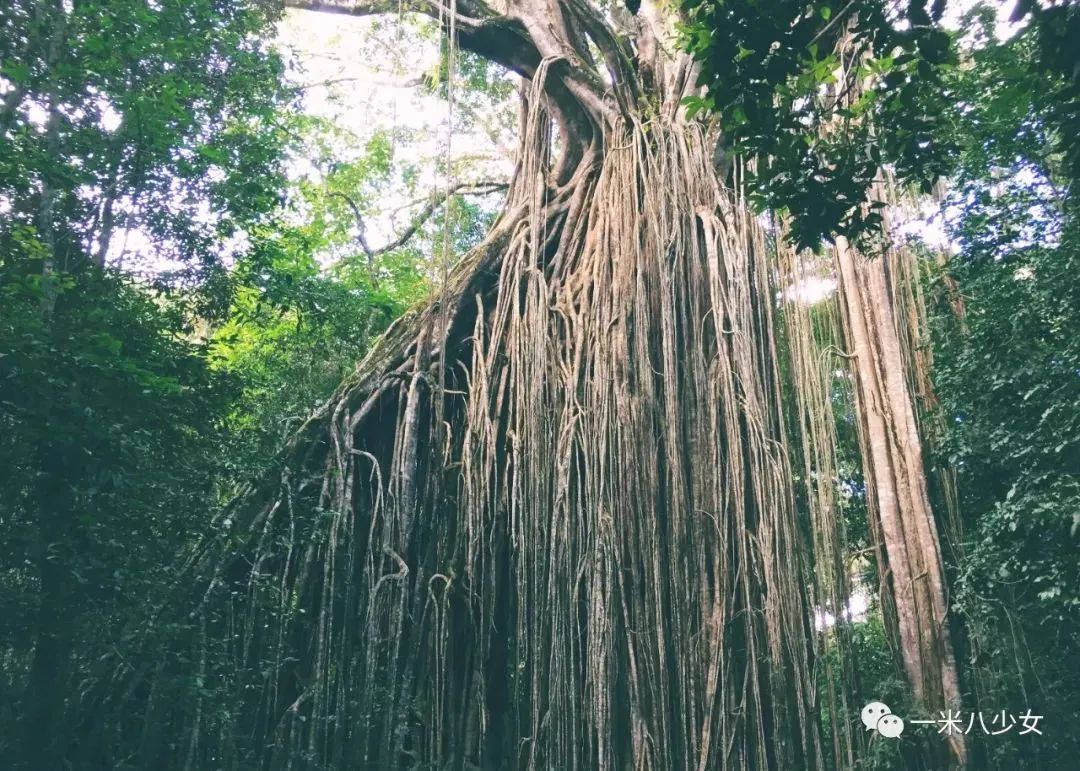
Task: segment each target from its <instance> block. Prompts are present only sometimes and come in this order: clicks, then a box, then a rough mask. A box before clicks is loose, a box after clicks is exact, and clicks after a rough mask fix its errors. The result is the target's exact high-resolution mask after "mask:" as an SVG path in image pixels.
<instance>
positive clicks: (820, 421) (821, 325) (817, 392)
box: [777, 241, 866, 768]
mask: <svg viewBox="0 0 1080 771" xmlns="http://www.w3.org/2000/svg"><path fill="white" fill-rule="evenodd" d="M777 265H778V269H779V275H780V284H781V286H782V287H783V296H782V305H781V307H782V311H783V313H782V318H783V338H782V345H781V350H782V351H783V353H784V355H785V357H786V362H785V363H786V365H787V379H788V380H787V382H788V383H789V388H788V393H789V394H790V395H789V399H790V400H791V405H790V409H791V414H792V416H793V418H794V423H795V425H794V426H792V429H793V430H792V431H791V432H790V433H791V435H792V436H793V437H794V438H795V439H794V440H793V443H792V447H791V454H792V457H793V459H794V461H795V466H796V481H797V484H798V486H799V487H798V488H797V489H800V488H801V489H800V492H801V495H802V498H803V501H804V502H803V504H802V505H803V507H804V508H805V511H806V513H807V516H808V520H809V526H810V533H811V536H812V539H813V552H814V559H813V565H814V573H815V575H814V580H813V581H812V582H811V583H810V584H809V586H810V590H811V592H812V595H811V602H812V604H813V607H814V609H815V610H814V612H815V621H816V625H817V626H818V627H820V629H819V633H818V634H817V635H816V636H815V641H816V642H817V644H818V648H819V654H820V655H819V661H820V662H821V668H822V672H821V678H822V682H823V685H824V692H823V698H824V700H825V701H824V703H823V704H822V705H821V711H822V713H823V714H827V715H828V721H827V722H828V725H829V728H830V731H829V733H830V735H829V736H828V737H827V738H828V739H829V741H830V742H831V745H832V747H831V751H832V756H833V757H834V758H835V759H836V761H837V764H838V766H839V767H842V768H851V767H854V765H855V757H856V753H857V752H858V750H859V749H861V748H862V747H864V746H865V738H866V737H865V732H864V731H862V730H861V728H862V726H861V725H858V726H856V725H853V723H852V721H851V716H852V715H855V714H857V713H858V712H859V710H860V709H861V704H859V703H857V701H856V700H857V696H858V694H857V690H856V689H857V685H858V661H857V658H856V655H855V652H854V650H853V640H852V636H851V632H852V630H851V621H852V619H851V614H850V609H849V603H850V601H851V595H852V591H853V589H854V586H853V581H852V566H851V564H850V562H849V560H848V554H849V547H848V541H847V533H846V531H845V527H844V518H843V500H842V487H841V472H840V461H839V438H838V436H837V421H838V417H839V416H837V415H836V412H835V405H836V403H837V398H838V394H839V395H840V398H842V399H844V400H845V401H847V397H849V396H850V394H848V393H847V390H848V389H847V387H846V385H847V380H846V379H844V378H843V373H846V372H847V369H848V366H849V365H848V358H849V357H848V355H847V354H846V353H845V352H844V351H843V350H842V348H841V347H839V346H841V345H842V343H843V326H842V319H841V317H840V309H839V306H838V305H837V303H836V298H835V296H834V295H832V296H825V297H822V298H814V297H807V296H804V291H803V290H804V289H805V288H806V287H808V286H814V285H815V283H816V282H822V281H826V280H827V279H828V278H830V277H831V276H832V274H833V272H834V266H833V264H832V260H831V259H830V258H829V257H828V256H827V255H826V256H819V255H816V254H814V253H812V252H803V253H797V252H796V251H795V250H793V249H792V248H790V246H788V245H787V244H785V243H784V242H782V241H781V242H780V243H779V244H778V248H777ZM837 373H841V376H840V377H839V378H838V375H837ZM856 728H858V729H860V730H854V729H856Z"/></svg>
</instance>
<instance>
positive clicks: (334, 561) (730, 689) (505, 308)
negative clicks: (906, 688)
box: [142, 0, 947, 769]
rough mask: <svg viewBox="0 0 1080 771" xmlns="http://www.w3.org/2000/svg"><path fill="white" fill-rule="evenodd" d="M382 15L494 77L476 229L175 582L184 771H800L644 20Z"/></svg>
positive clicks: (695, 130)
mask: <svg viewBox="0 0 1080 771" xmlns="http://www.w3.org/2000/svg"><path fill="white" fill-rule="evenodd" d="M298 5H300V6H301V7H319V8H322V9H323V10H334V11H339V12H347V13H373V12H385V11H392V10H394V9H395V8H397V7H398V6H397V4H396V3H382V4H380V3H374V4H368V5H361V6H354V5H350V6H343V5H336V4H330V5H328V4H325V3H321V2H311V1H310V0H300V2H298ZM403 6H404V7H405V8H406V9H407V10H418V11H422V12H426V13H429V14H431V15H433V16H436V17H438V18H440V19H441V20H442V21H443V22H444V24H445V25H446V26H447V27H448V28H450V29H452V31H453V33H454V34H455V35H456V37H457V40H458V41H459V42H460V45H461V46H463V47H467V48H470V49H471V50H473V51H476V52H478V53H480V54H482V55H485V56H488V57H490V58H492V59H494V60H495V61H497V62H500V63H502V64H504V65H505V66H507V67H509V68H510V69H512V70H514V71H516V72H518V73H519V74H521V75H522V76H523V77H525V78H526V79H527V81H528V83H529V85H530V90H529V94H528V97H527V101H526V110H525V114H526V117H525V120H524V123H523V128H522V138H521V149H520V154H519V158H518V164H517V169H516V172H515V175H514V178H513V181H512V183H511V186H510V189H509V191H508V195H507V203H506V210H505V212H504V213H503V215H502V216H501V217H500V219H499V220H498V221H497V222H496V224H495V226H494V228H493V230H492V232H491V233H490V234H489V236H488V237H487V239H486V240H485V241H484V243H483V244H481V245H480V246H479V247H478V248H477V249H475V250H474V251H473V252H472V253H470V254H469V255H467V256H466V257H465V258H464V259H463V260H462V262H461V263H460V264H459V265H458V266H457V267H456V268H455V269H454V270H453V272H452V273H451V275H450V276H449V278H448V281H447V283H446V286H445V287H443V288H442V290H441V291H440V292H439V294H438V297H437V299H436V300H435V301H434V302H433V303H432V304H431V305H429V306H427V307H426V308H423V309H419V310H417V311H415V312H413V313H411V314H409V315H407V316H406V317H405V318H403V319H401V320H400V321H399V322H398V323H397V324H395V326H394V327H393V328H392V329H391V330H390V331H389V332H388V333H387V335H386V336H385V337H384V338H382V339H381V340H380V342H379V343H378V344H377V345H376V347H375V348H374V350H373V351H372V353H371V355H370V356H369V357H368V358H367V359H366V360H365V361H364V362H363V363H362V364H361V365H360V367H359V369H358V371H357V373H356V374H355V376H354V377H353V378H351V379H350V380H349V382H347V383H345V384H344V385H343V386H342V387H341V389H340V390H339V391H338V393H337V394H336V395H335V397H334V398H333V399H332V400H331V401H330V403H329V404H328V405H327V406H326V408H325V409H324V410H323V411H322V413H321V414H320V415H319V416H318V417H316V418H315V419H313V420H312V421H310V422H309V423H308V424H307V425H306V426H305V427H304V428H303V429H302V430H301V431H300V432H299V433H298V435H297V436H296V437H295V438H294V440H293V441H292V443H291V445H290V447H289V448H288V450H287V451H286V452H285V453H284V454H283V456H282V459H281V468H282V471H281V474H280V476H275V477H273V478H268V479H266V480H264V481H263V483H262V484H261V485H258V486H255V487H253V488H252V489H251V490H250V491H249V492H248V494H247V495H245V496H243V497H242V498H241V499H239V500H238V501H237V502H236V504H235V505H234V506H233V507H232V508H231V509H230V510H229V511H228V512H226V516H225V517H224V518H223V520H222V523H221V527H222V531H223V535H222V537H221V538H220V539H217V540H214V541H211V542H208V543H207V544H206V545H205V546H204V547H203V549H202V550H201V551H200V552H199V553H198V554H196V555H195V557H194V558H193V559H192V561H191V562H190V564H189V566H188V569H189V575H190V576H191V577H193V578H194V579H195V580H194V583H195V584H196V585H197V586H199V587H200V594H201V600H200V602H199V605H198V609H197V611H196V613H195V617H196V618H197V619H198V628H199V630H200V631H199V635H198V637H197V640H196V641H195V647H196V649H195V651H194V652H193V653H192V654H189V655H188V656H187V658H188V659H190V660H192V661H199V662H202V663H201V664H200V676H201V677H208V676H209V675H208V674H206V673H207V672H210V671H212V672H213V680H214V682H215V683H217V686H216V688H209V687H200V690H199V692H198V693H197V698H196V699H194V700H193V702H192V703H190V704H187V703H185V704H176V705H174V706H173V707H172V709H175V710H176V714H175V716H174V719H175V722H176V724H178V725H183V726H184V727H185V729H184V730H185V731H186V736H185V738H184V746H185V747H187V748H188V757H187V765H189V766H190V767H209V766H220V765H234V766H243V767H260V768H284V767H290V766H300V767H305V768H323V767H351V768H394V767H427V766H431V767H454V768H460V767H484V768H487V767H492V768H518V767H520V768H567V769H573V768H589V769H594V768H595V769H608V768H619V769H622V768H657V769H676V768H698V769H707V768H754V769H764V768H808V769H809V768H823V767H825V766H826V765H827V761H826V758H825V755H826V750H825V749H824V748H823V747H822V744H821V742H820V739H819V723H818V713H819V711H820V709H821V708H820V706H819V705H818V703H817V686H818V682H817V677H818V673H817V672H816V662H815V661H814V658H813V652H812V651H813V648H814V643H813V641H814V635H815V633H814V630H813V626H812V623H811V619H810V611H811V608H810V600H809V598H808V592H807V586H808V584H810V583H811V575H812V570H811V566H810V565H809V564H808V556H807V555H808V554H809V553H810V551H811V550H810V547H809V545H808V543H806V542H804V537H803V534H802V533H801V532H800V528H799V527H798V525H797V522H796V514H795V506H794V498H793V490H794V484H793V479H792V474H791V470H790V468H789V462H788V453H787V446H786V441H787V436H786V434H787V431H786V427H785V425H784V416H783V410H782V409H781V393H780V385H779V383H780V378H779V375H778V368H777V358H778V357H777V352H776V342H775V337H774V326H775V324H774V319H773V312H774V307H775V297H776V291H777V286H776V285H775V281H774V279H773V271H772V270H771V269H770V266H769V253H768V250H767V249H766V247H765V235H764V233H763V231H762V230H761V227H760V226H759V224H758V222H757V220H756V219H755V218H754V217H752V216H751V215H750V214H749V213H748V211H747V208H746V206H745V203H744V201H742V200H741V199H740V198H739V197H738V195H737V194H736V193H734V192H732V191H731V190H729V189H726V188H725V187H724V185H723V183H722V182H721V181H720V180H718V179H717V174H716V170H715V169H714V168H713V166H712V159H713V147H712V145H713V142H712V141H711V138H710V137H708V136H707V135H706V132H705V129H704V127H703V126H702V125H699V124H694V123H689V124H688V123H687V122H685V121H684V120H683V119H682V116H681V114H680V108H679V103H680V100H681V99H682V97H683V96H684V95H686V94H687V93H689V92H690V91H691V90H692V89H693V88H694V83H693V67H692V64H691V62H690V61H689V60H688V59H686V58H685V57H682V56H672V55H670V54H669V53H666V52H665V45H662V44H661V41H663V40H664V39H665V38H666V35H667V32H668V30H667V25H669V24H670V19H666V18H665V17H664V16H663V15H662V14H661V13H660V12H659V10H658V8H657V7H656V6H654V5H652V4H651V3H648V2H646V3H644V4H643V7H642V10H641V14H640V16H639V17H638V18H637V19H636V23H637V25H638V34H637V35H636V38H635V40H634V41H633V42H634V45H633V46H631V45H630V43H629V42H628V41H627V40H626V39H625V38H622V37H620V36H618V35H616V34H615V33H614V32H613V31H612V30H611V28H610V27H609V26H608V25H607V23H606V22H605V21H604V19H603V18H602V16H601V15H600V14H599V13H598V12H597V11H596V9H595V8H593V7H591V6H589V5H587V4H585V3H584V2H581V1H580V0H560V1H559V2H555V0H547V1H544V0H528V1H527V2H513V3H507V4H506V6H505V7H495V6H489V5H485V4H482V3H478V2H475V0H461V1H460V2H458V3H457V4H456V11H457V14H456V15H453V17H452V18H453V22H452V23H451V22H450V18H451V16H450V15H447V14H445V13H444V10H443V9H441V8H439V7H436V6H428V5H426V4H421V3H418V2H416V1H415V0H410V1H408V2H405V3H404V4H403ZM594 51H595V52H599V54H598V57H599V60H596V59H594V56H593V52H594ZM602 72H603V73H604V74H603V75H601V73H602ZM646 116H648V118H647V119H646ZM556 134H557V136H558V147H559V154H558V156H557V157H553V143H552V136H553V135H556ZM846 281H847V279H845V282H846ZM860 312H862V311H860ZM867 338H868V339H869V333H868V334H867ZM887 385H888V384H887V383H885V384H882V385H881V386H880V387H875V388H876V390H874V391H873V393H874V394H877V395H878V396H877V398H879V399H880V400H882V403H883V404H885V403H886V402H885V401H884V400H886V399H892V397H894V396H895V394H893V393H892V392H891V391H890V390H889V389H888V387H887ZM879 392H880V393H879ZM888 404H891V402H888ZM889 408H890V409H894V408H896V405H894V406H890V407H889ZM898 414H899V413H898ZM903 425H904V427H905V428H907V424H906V423H905V424H903ZM904 447H905V449H907V450H909V451H910V448H909V447H908V446H907V445H904ZM894 454H895V453H894ZM909 454H910V452H909ZM896 457H897V458H899V459H902V460H909V461H911V463H914V460H911V459H909V458H907V456H905V455H897V456H896ZM892 460H893V458H892V455H882V463H885V462H886V461H889V462H892ZM883 467H884V466H883ZM875 468H877V461H875ZM912 468H913V466H912V465H910V463H909V465H907V466H904V467H903V468H902V469H900V470H899V471H897V472H896V473H898V474H906V475H908V476H902V477H901V479H902V481H903V482H904V487H903V490H904V491H905V493H904V494H905V495H907V496H908V497H911V496H914V495H915V494H916V493H917V492H918V486H917V483H916V482H914V481H912V479H911V478H910V474H911V473H912ZM897 505H899V504H897ZM923 510H924V511H925V508H924V509H923ZM894 519H895V518H894ZM920 543H921V542H920ZM905 564H906V563H905ZM924 567H925V566H924ZM903 585H904V586H909V585H910V586H914V587H923V586H925V585H926V582H925V581H922V576H919V577H918V579H915V578H914V577H912V576H909V578H908V580H907V582H906V583H905V584H903ZM919 591H922V592H923V593H922V594H920V595H919V597H920V598H922V597H924V596H925V597H926V599H925V600H921V601H922V602H924V605H925V613H928V614H932V617H934V618H938V619H940V618H941V616H939V615H933V614H937V611H938V610H939V608H938V607H937V606H934V605H933V603H934V602H935V600H934V595H933V593H932V592H931V593H930V594H926V592H925V591H923V590H922V589H919ZM919 608H920V610H921V611H922V610H923V605H920V606H919ZM933 628H934V629H937V628H938V627H936V626H935V627H933ZM945 639H946V640H947V638H945ZM921 644H922V643H921V642H920V645H921ZM918 650H920V651H922V650H924V648H922V647H920V648H919V649H918ZM180 665H181V666H182V665H183V662H182V661H181V662H180ZM215 698H219V699H220V700H221V702H220V703H217V704H216V706H215V703H214V701H213V700H214V699H215ZM158 709H159V710H163V711H165V710H167V708H166V707H163V706H158ZM207 714H213V715H215V718H214V719H213V720H207V719H205V718H204V715H207ZM222 715H225V716H226V717H225V718H224V719H222V717H221V716H222ZM853 718H854V716H846V715H841V716H840V717H839V718H838V719H853ZM163 719H166V716H165V715H163V714H162V715H156V720H158V721H160V720H163ZM834 719H835V716H834ZM146 745H147V746H152V745H154V743H153V742H147V743H146ZM142 760H143V763H144V764H145V765H147V766H159V765H160V766H172V765H175V764H176V760H175V759H170V758H166V757H150V756H147V757H144V758H143V759H142ZM834 762H840V763H843V762H844V760H843V759H837V761H834Z"/></svg>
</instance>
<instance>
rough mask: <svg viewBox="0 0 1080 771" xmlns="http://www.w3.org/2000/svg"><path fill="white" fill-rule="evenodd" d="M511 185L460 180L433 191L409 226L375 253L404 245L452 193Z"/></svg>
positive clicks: (481, 191)
mask: <svg viewBox="0 0 1080 771" xmlns="http://www.w3.org/2000/svg"><path fill="white" fill-rule="evenodd" d="M508 187H509V185H508V184H507V183H505V182H459V183H457V184H456V185H452V186H451V187H450V189H448V190H440V191H438V192H434V193H432V194H431V195H430V196H429V197H428V201H427V203H426V204H425V205H424V208H423V209H421V210H420V213H419V214H417V215H416V216H415V217H413V219H412V222H410V223H409V226H408V227H406V228H405V230H403V231H402V232H401V234H400V235H399V236H398V237H397V238H395V239H394V240H393V241H391V242H390V243H388V244H387V245H386V246H382V247H380V248H378V249H376V250H375V252H374V255H375V256H378V255H382V254H386V253H387V252H392V251H393V250H394V249H399V248H401V247H402V246H404V245H405V244H406V243H407V242H408V241H409V239H410V238H412V237H413V236H414V235H416V231H418V230H419V229H420V228H421V227H422V226H423V224H424V223H425V222H427V221H428V220H429V219H430V218H431V216H432V215H433V214H434V213H435V211H436V210H437V209H438V208H439V207H440V206H441V205H442V204H443V203H445V202H446V199H447V198H449V197H450V196H452V195H455V194H458V193H465V194H472V195H488V194H490V193H495V192H498V191H500V190H506V189H507V188H508Z"/></svg>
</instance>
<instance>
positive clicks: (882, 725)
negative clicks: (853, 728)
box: [862, 701, 904, 739]
mask: <svg viewBox="0 0 1080 771" xmlns="http://www.w3.org/2000/svg"><path fill="white" fill-rule="evenodd" d="M862 721H863V725H864V726H866V730H867V731H877V732H878V733H879V734H881V735H882V736H884V737H887V738H889V739H895V738H897V737H898V736H900V734H902V733H903V732H904V721H903V719H902V718H901V717H900V716H899V715H894V714H893V713H892V710H891V709H889V705H888V704H883V703H882V702H880V701H872V702H870V703H869V704H867V705H866V706H865V707H863V708H862Z"/></svg>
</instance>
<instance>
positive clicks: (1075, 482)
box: [935, 34, 1080, 767]
mask: <svg viewBox="0 0 1080 771" xmlns="http://www.w3.org/2000/svg"><path fill="white" fill-rule="evenodd" d="M1038 56H1039V54H1038V44H1037V41H1036V40H1034V39H1033V36H1032V35H1031V34H1028V35H1024V36H1021V37H1019V38H1017V39H1015V40H1013V41H1011V42H1010V43H1008V44H1005V45H988V46H987V47H985V48H983V49H981V50H979V51H977V52H975V53H974V55H973V58H972V61H971V66H970V67H969V68H968V69H967V71H966V72H965V73H964V74H963V76H962V77H961V78H958V82H957V90H958V92H959V93H960V94H961V95H962V99H963V100H964V105H965V109H964V111H963V117H962V119H960V121H959V122H958V123H957V125H956V126H955V130H956V131H957V132H958V135H961V136H962V137H963V141H962V145H961V146H962V147H963V149H964V152H963V153H962V155H961V156H960V157H959V159H958V161H959V163H958V168H959V171H958V173H957V176H956V178H955V182H954V190H953V193H952V194H951V196H950V197H949V200H948V201H947V204H949V208H948V211H950V212H951V215H952V217H951V220H952V232H953V236H954V238H955V239H956V240H957V242H958V244H959V253H958V254H957V255H956V256H955V257H953V259H952V260H951V261H950V271H951V273H952V274H953V276H954V278H955V279H956V281H957V282H958V284H959V286H960V287H961V290H962V293H963V299H964V305H965V310H966V313H965V315H964V317H963V320H962V322H961V321H959V320H958V319H957V318H956V317H955V315H954V311H953V309H952V308H951V307H950V306H949V305H948V303H946V302H943V303H942V307H941V308H940V309H939V312H938V315H937V318H936V324H935V329H936V340H935V343H936V346H935V347H936V354H937V356H936V360H935V372H936V376H935V379H936V383H937V388H938V393H939V396H940V398H941V399H942V410H943V412H944V415H945V417H946V421H945V423H946V425H947V426H948V429H947V430H946V432H945V435H944V437H943V440H944V441H943V443H942V453H943V455H944V457H942V458H941V459H940V461H939V462H948V463H950V464H951V465H952V466H953V467H954V468H955V469H956V470H957V474H958V485H959V491H960V501H959V509H960V512H961V514H962V521H963V526H964V537H963V543H962V544H958V545H957V549H956V551H955V555H956V556H955V559H956V570H957V582H956V589H955V592H954V597H953V602H954V607H955V608H956V609H957V610H958V611H959V612H960V614H961V615H962V617H963V618H964V620H965V623H966V625H967V626H968V628H969V637H970V651H969V655H970V660H971V664H972V666H971V680H972V687H973V688H977V689H979V690H982V691H983V692H982V693H979V698H980V703H998V704H1017V705H1030V706H1031V707H1032V709H1033V710H1035V711H1037V712H1039V713H1044V714H1047V715H1067V714H1076V712H1077V710H1078V709H1080V701H1078V694H1077V690H1076V687H1075V683H1076V679H1077V676H1078V671H1077V665H1076V661H1075V656H1072V655H1069V654H1068V651H1076V649H1077V645H1078V644H1080V560H1078V559H1077V545H1078V536H1080V515H1078V513H1077V512H1080V281H1078V280H1077V278H1076V277H1077V275H1080V273H1078V271H1080V209H1078V208H1077V201H1076V200H1075V198H1074V197H1072V196H1070V195H1069V194H1068V193H1067V192H1066V186H1065V180H1066V179H1067V178H1068V176H1069V174H1070V171H1069V169H1068V167H1067V163H1066V162H1065V155H1064V154H1062V153H1057V152H1055V151H1054V144H1053V143H1052V141H1051V140H1050V137H1048V136H1047V133H1048V131H1051V130H1052V129H1051V127H1052V126H1053V125H1054V116H1055V114H1056V113H1057V112H1058V111H1059V110H1060V106H1061V102H1060V101H1059V100H1060V97H1061V91H1060V90H1059V88H1056V87H1055V86H1057V85H1058V84H1056V83H1055V81H1054V80H1052V79H1047V78H1046V77H1045V75H1044V74H1042V73H1041V72H1040V67H1039V64H1038ZM1041 739H1042V740H1041V741H1040V742H1039V743H1038V744H1037V745H1036V744H1034V743H1024V742H1023V741H1022V740H1019V739H1017V740H1016V742H1015V744H1010V743H1009V742H1007V741H1004V740H1002V741H999V742H996V743H993V744H990V743H989V742H988V743H987V744H986V745H985V748H984V749H985V752H986V753H987V755H988V756H989V757H990V758H992V759H993V760H994V761H996V762H997V763H999V764H1001V765H1002V766H1007V767H1020V766H1025V767H1026V766H1027V765H1031V766H1035V765H1036V764H1038V763H1042V764H1044V766H1045V767H1065V766H1066V765H1068V762H1069V759H1070V758H1074V757H1075V756H1076V753H1077V752H1078V751H1080V744H1078V742H1080V736H1078V735H1077V734H1076V733H1075V732H1071V731H1068V730H1059V731H1055V732H1054V733H1053V735H1048V736H1046V737H1042V738H1041Z"/></svg>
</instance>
